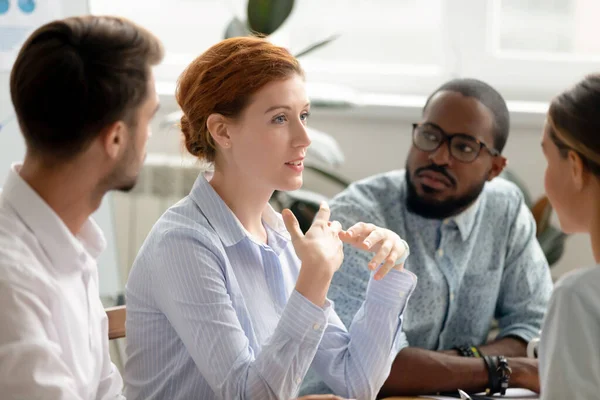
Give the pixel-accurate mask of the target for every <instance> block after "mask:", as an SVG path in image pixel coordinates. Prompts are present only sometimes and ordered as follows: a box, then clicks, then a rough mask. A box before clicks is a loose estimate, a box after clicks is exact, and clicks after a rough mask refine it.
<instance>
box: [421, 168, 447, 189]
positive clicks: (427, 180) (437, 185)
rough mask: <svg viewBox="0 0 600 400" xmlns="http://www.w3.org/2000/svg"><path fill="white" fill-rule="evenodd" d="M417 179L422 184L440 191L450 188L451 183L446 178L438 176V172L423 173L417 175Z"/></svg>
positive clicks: (441, 175)
mask: <svg viewBox="0 0 600 400" xmlns="http://www.w3.org/2000/svg"><path fill="white" fill-rule="evenodd" d="M418 177H419V178H420V180H421V183H422V184H424V185H427V186H430V187H432V188H434V189H439V190H441V189H445V188H449V187H451V186H452V182H450V180H449V179H448V177H446V176H444V175H443V174H440V173H439V172H433V171H423V172H421V173H419V174H418Z"/></svg>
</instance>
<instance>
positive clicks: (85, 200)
mask: <svg viewBox="0 0 600 400" xmlns="http://www.w3.org/2000/svg"><path fill="white" fill-rule="evenodd" d="M19 175H20V176H21V178H23V180H24V181H25V182H27V184H28V185H29V186H30V187H31V188H32V189H33V190H34V191H35V192H36V193H37V194H38V195H39V196H40V197H41V198H42V199H43V200H44V201H45V202H46V203H47V204H48V206H50V208H51V209H52V210H53V211H54V212H55V213H56V214H57V215H58V217H59V218H60V219H61V220H62V221H63V222H64V224H65V225H66V226H67V228H68V229H69V230H70V231H71V233H73V235H77V234H78V233H79V231H80V230H81V227H82V226H83V224H84V223H85V222H86V221H87V219H88V218H89V216H90V215H91V214H92V213H93V212H94V211H96V210H97V209H98V207H100V203H101V201H102V197H103V195H104V192H102V193H99V192H98V191H97V190H95V183H96V182H95V181H94V179H93V177H94V174H93V172H92V171H91V170H90V167H87V168H86V166H85V163H80V162H78V161H73V162H71V163H56V164H53V165H49V164H48V163H45V162H43V161H42V160H40V159H38V158H36V157H32V156H29V155H27V156H26V157H25V160H24V162H23V166H22V167H21V170H20V171H19Z"/></svg>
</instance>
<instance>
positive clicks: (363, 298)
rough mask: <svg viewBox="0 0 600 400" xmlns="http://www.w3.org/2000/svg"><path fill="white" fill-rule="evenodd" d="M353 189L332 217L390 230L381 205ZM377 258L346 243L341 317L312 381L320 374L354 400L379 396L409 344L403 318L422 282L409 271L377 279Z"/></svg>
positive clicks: (335, 289)
mask: <svg viewBox="0 0 600 400" xmlns="http://www.w3.org/2000/svg"><path fill="white" fill-rule="evenodd" d="M353 190H356V189H353V187H351V188H349V189H347V191H346V192H343V193H342V194H341V195H339V196H337V197H336V198H335V199H334V200H333V201H331V202H330V208H331V219H332V220H337V221H339V222H340V223H341V224H342V226H343V227H344V229H348V228H350V227H351V226H352V225H354V224H355V223H357V222H368V223H373V224H375V225H377V226H381V227H385V226H386V225H385V221H384V220H383V218H382V217H381V213H380V212H379V205H378V203H377V202H376V201H374V200H373V199H369V198H368V197H366V196H363V194H362V193H360V192H356V193H354V192H353ZM371 257H372V255H371V254H370V253H368V252H366V251H361V250H358V249H356V248H355V247H353V246H351V245H347V244H345V245H344V263H343V264H342V267H341V268H340V270H338V271H337V272H336V273H335V275H334V276H333V281H332V284H331V287H330V289H329V293H328V298H329V299H330V300H332V301H333V303H334V304H335V309H336V311H337V314H335V315H332V316H331V318H330V321H329V326H328V328H327V330H326V332H325V335H324V337H323V340H322V343H321V345H320V347H319V351H318V352H317V355H316V357H315V362H314V363H313V366H312V368H313V369H314V371H315V372H316V374H311V376H312V377H315V376H316V375H318V377H319V378H320V379H322V380H323V381H324V383H325V384H327V386H328V387H329V388H330V389H331V390H332V391H333V392H334V393H335V394H337V395H340V396H345V397H350V398H359V399H363V398H364V399H368V398H375V396H376V395H377V393H378V392H379V390H380V388H381V386H382V385H383V383H384V381H385V379H386V378H387V376H388V375H389V371H390V368H391V364H392V362H393V360H394V358H395V357H396V355H397V353H398V352H399V351H400V350H401V349H402V348H404V347H406V346H408V342H407V340H406V335H405V334H404V333H403V332H402V330H401V328H402V324H401V322H402V318H401V316H402V313H403V311H404V309H405V307H406V304H407V302H408V299H409V297H410V295H411V294H412V292H413V290H414V288H415V285H416V281H417V278H416V276H415V275H414V274H412V273H411V272H409V271H407V270H404V271H395V270H392V271H390V273H388V275H387V276H386V277H385V278H384V279H382V280H380V281H375V280H373V279H372V273H371V272H370V271H369V269H368V267H367V266H368V263H369V261H370V260H371ZM346 327H350V328H349V331H348V330H347V329H346ZM310 385H313V386H316V384H315V383H314V382H307V387H308V386H310Z"/></svg>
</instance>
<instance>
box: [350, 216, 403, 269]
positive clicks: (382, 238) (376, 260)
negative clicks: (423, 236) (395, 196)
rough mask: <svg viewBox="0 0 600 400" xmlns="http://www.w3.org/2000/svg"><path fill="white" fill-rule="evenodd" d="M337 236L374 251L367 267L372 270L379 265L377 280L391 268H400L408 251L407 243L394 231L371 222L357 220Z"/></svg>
mask: <svg viewBox="0 0 600 400" xmlns="http://www.w3.org/2000/svg"><path fill="white" fill-rule="evenodd" d="M339 236H340V239H341V240H342V241H343V242H344V243H349V244H351V245H352V246H354V247H356V248H359V249H361V250H367V251H371V252H373V253H375V256H374V257H373V258H372V259H371V261H370V262H369V265H368V267H369V269H370V270H371V271H373V270H375V269H377V267H379V266H380V265H381V268H379V270H378V271H377V273H376V274H375V279H377V280H379V279H381V278H383V277H384V276H385V275H386V274H387V273H388V272H390V270H391V269H392V268H394V269H397V270H402V268H403V267H404V262H405V261H406V258H408V255H409V253H410V251H409V248H408V244H407V243H406V242H405V241H404V240H402V239H401V238H400V236H398V235H397V234H396V233H395V232H392V231H391V230H389V229H385V228H380V227H378V226H376V225H373V224H367V223H364V222H359V223H357V224H355V225H353V226H352V227H351V228H350V229H348V230H347V231H341V232H340V235H339ZM382 264H383V265H382Z"/></svg>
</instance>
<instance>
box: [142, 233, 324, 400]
mask: <svg viewBox="0 0 600 400" xmlns="http://www.w3.org/2000/svg"><path fill="white" fill-rule="evenodd" d="M198 235H199V234H198V233H197V232H196V231H194V230H191V229H173V230H170V231H168V232H167V233H165V236H164V237H163V238H162V240H161V241H160V244H159V245H158V248H157V252H156V254H157V260H156V263H155V265H157V266H159V268H155V269H154V270H153V277H152V280H153V286H154V290H153V291H154V293H155V299H156V302H157V304H158V305H159V308H160V309H161V310H162V311H163V312H164V314H165V315H166V317H167V318H168V319H169V321H170V323H171V324H172V325H173V328H174V329H175V331H176V332H177V334H178V335H179V337H180V338H181V340H182V342H183V344H184V345H185V347H186V349H187V351H188V352H189V353H190V355H191V357H192V359H193V360H194V363H195V364H196V367H197V368H198V370H199V372H200V373H201V374H202V376H203V377H204V378H205V379H206V381H207V383H208V384H209V385H210V387H211V389H212V390H213V391H214V393H215V394H216V396H217V397H218V398H221V399H290V398H293V397H295V396H296V394H297V393H298V390H299V387H300V384H301V382H302V379H303V378H304V376H305V374H306V372H307V370H308V368H309V366H310V364H311V362H312V360H313V358H314V355H315V353H316V351H317V347H318V346H319V343H320V342H321V338H322V336H323V333H324V331H325V328H326V327H327V320H328V318H329V313H330V309H331V307H329V306H326V307H324V308H320V307H318V306H316V305H314V304H313V303H312V302H310V301H309V300H307V299H306V298H305V297H303V296H302V295H301V294H300V293H298V292H297V291H293V292H292V295H291V296H290V298H289V300H288V303H287V304H286V306H285V308H284V310H283V313H282V315H281V319H280V321H279V323H278V325H277V328H276V329H275V331H274V333H273V334H272V336H271V337H270V338H269V340H267V342H266V343H265V344H264V345H263V346H262V348H261V351H260V353H258V354H255V353H254V351H253V350H252V349H251V348H250V346H249V341H248V338H247V337H246V334H245V332H244V330H243V329H242V326H241V324H240V321H239V319H238V317H237V314H236V312H235V309H234V308H233V305H232V300H231V297H230V294H229V293H228V291H227V286H226V282H225V276H224V272H223V271H224V263H225V260H224V259H223V258H222V257H224V256H221V257H219V256H217V255H216V254H220V253H219V251H218V249H217V248H216V246H214V245H211V244H210V243H209V242H208V241H207V240H205V239H204V238H202V237H200V236H198Z"/></svg>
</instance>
